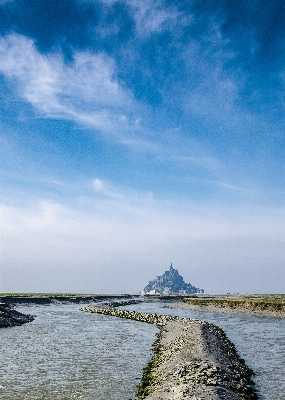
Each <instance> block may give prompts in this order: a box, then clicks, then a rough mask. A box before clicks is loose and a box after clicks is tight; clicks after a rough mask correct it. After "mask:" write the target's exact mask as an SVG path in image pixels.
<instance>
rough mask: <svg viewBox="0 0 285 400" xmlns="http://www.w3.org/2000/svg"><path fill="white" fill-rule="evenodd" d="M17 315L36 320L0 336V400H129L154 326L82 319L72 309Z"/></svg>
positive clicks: (95, 317)
mask: <svg viewBox="0 0 285 400" xmlns="http://www.w3.org/2000/svg"><path fill="white" fill-rule="evenodd" d="M17 309H18V310H20V311H22V312H26V313H30V314H36V315H37V316H38V317H37V318H36V319H35V321H33V322H32V323H30V324H25V325H23V326H19V327H13V328H5V329H1V331H0V335H1V353H0V365H1V368H0V399H3V400H10V399H11V400H12V399H13V400H15V399H17V400H18V399H21V400H22V399H23V400H31V399H44V400H49V399H50V400H57V399H62V400H63V399H65V400H69V399H85V400H87V399H88V400H95V399H96V400H97V399H98V400H103V399H104V400H111V399H112V400H113V399H114V400H127V399H130V398H134V397H135V393H136V385H137V384H138V383H139V381H140V378H141V373H142V368H143V367H144V366H145V365H146V363H147V362H148V361H149V359H150V351H149V349H150V347H151V344H152V342H153V341H154V338H155V333H156V332H157V331H158V330H157V328H156V327H155V326H153V325H150V324H142V323H140V322H135V321H130V320H123V319H119V318H110V317H107V316H104V315H99V314H90V313H83V312H81V311H78V309H79V306H78V305H61V306H55V305H50V306H37V307H36V306H35V307H34V306H33V307H18V308H17ZM138 335H139V339H138Z"/></svg>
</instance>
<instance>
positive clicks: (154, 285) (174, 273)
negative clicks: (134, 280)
mask: <svg viewBox="0 0 285 400" xmlns="http://www.w3.org/2000/svg"><path fill="white" fill-rule="evenodd" d="M194 293H204V290H203V289H199V288H196V287H195V286H193V285H191V283H186V282H184V279H183V277H182V276H181V275H180V274H179V272H178V270H177V269H175V268H173V266H172V263H171V265H170V268H169V271H165V273H164V274H163V275H161V276H157V277H156V278H155V279H153V280H151V281H149V283H148V284H147V285H146V287H145V288H144V289H143V290H142V291H141V293H140V294H141V295H142V296H144V295H173V294H194Z"/></svg>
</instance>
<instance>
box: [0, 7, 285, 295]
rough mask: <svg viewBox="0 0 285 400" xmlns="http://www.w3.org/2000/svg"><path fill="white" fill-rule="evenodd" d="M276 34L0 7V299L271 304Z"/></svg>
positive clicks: (281, 258)
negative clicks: (163, 283) (205, 296)
mask: <svg viewBox="0 0 285 400" xmlns="http://www.w3.org/2000/svg"><path fill="white" fill-rule="evenodd" d="M284 19H285V4H284V2H282V1H280V0H278V1H277V0H275V1H274V0H272V1H271V2H268V1H265V0H256V1H239V2H238V3H237V2H234V1H232V0H221V1H219V2H217V1H212V0H203V1H198V0H191V1H187V2H186V1H183V0H181V1H180V0H178V1H175V2H174V1H170V0H169V1H167V0H152V1H150V0H144V1H142V0H141V1H139V0H122V1H116V0H97V1H96V0H92V1H91V0H61V1H60V2H59V1H56V0H38V1H36V2H35V1H33V0H17V1H13V0H2V1H0V133H1V137H0V145H1V150H0V151H1V153H0V157H1V160H0V162H1V164H0V168H1V270H0V291H2V292H43V291H44V292H78V293H104V292H106V293H118V292H120V293H121V292H123V293H127V292H132V293H136V292H138V291H139V290H141V289H142V288H143V287H144V286H145V285H146V284H147V283H148V281H149V280H150V279H152V278H154V277H155V276H156V275H160V274H161V273H163V271H164V270H165V269H167V268H168V267H169V265H170V262H172V263H173V266H174V267H175V268H178V270H179V272H180V273H181V274H182V275H183V276H184V279H185V281H187V282H191V283H192V284H193V285H195V286H198V287H200V288H204V289H205V291H206V292H209V293H226V292H231V293H234V292H239V293H246V292H247V293H282V292H283V293H284V284H285V243H284V241H285V239H284V238H285V207H284V204H285V192H284V186H285V174H284V166H285V165H284V164H285V161H284V154H285V141H284V126H285V116H284V108H285V105H284V89H285V24H284Z"/></svg>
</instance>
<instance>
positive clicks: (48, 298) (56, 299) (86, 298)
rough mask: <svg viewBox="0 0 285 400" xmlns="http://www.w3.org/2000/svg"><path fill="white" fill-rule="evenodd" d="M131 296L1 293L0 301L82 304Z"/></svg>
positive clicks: (26, 303)
mask: <svg viewBox="0 0 285 400" xmlns="http://www.w3.org/2000/svg"><path fill="white" fill-rule="evenodd" d="M133 297H139V296H133V295H130V294H122V295H40V296H37V295H2V296H0V302H3V303H6V304H12V305H17V304H21V305H29V304H40V305H45V304H54V303H57V304H68V303H75V304H83V303H94V302H103V301H112V300H117V299H118V300H120V299H126V298H129V299H132V298H133Z"/></svg>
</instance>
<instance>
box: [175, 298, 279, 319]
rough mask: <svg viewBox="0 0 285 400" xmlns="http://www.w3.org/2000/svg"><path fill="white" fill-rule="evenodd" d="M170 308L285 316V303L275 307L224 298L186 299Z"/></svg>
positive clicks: (261, 315)
mask: <svg viewBox="0 0 285 400" xmlns="http://www.w3.org/2000/svg"><path fill="white" fill-rule="evenodd" d="M169 308H182V309H184V310H193V311H206V312H211V313H213V312H214V313H215V312H217V313H224V314H248V315H255V316H260V317H274V318H285V305H282V304H281V305H278V308H277V307H273V306H272V305H271V304H269V305H267V304H266V305H264V304H262V303H260V302H249V301H240V300H224V299H187V300H186V299H185V300H183V301H180V302H178V303H174V304H172V305H169Z"/></svg>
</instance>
